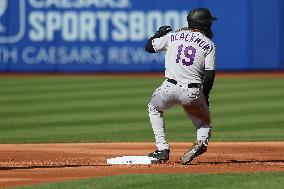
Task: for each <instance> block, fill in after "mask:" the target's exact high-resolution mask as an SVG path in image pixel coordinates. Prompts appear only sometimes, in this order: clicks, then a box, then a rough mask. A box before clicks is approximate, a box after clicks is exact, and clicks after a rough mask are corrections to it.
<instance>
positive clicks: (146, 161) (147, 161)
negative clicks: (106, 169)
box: [107, 156, 159, 165]
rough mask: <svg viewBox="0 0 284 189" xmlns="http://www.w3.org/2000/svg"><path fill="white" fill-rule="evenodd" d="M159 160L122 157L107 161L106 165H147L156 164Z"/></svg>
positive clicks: (142, 157)
mask: <svg viewBox="0 0 284 189" xmlns="http://www.w3.org/2000/svg"><path fill="white" fill-rule="evenodd" d="M158 162H159V160H158V159H156V158H152V157H148V156H122V157H115V158H110V159H107V164H109V165H134V164H141V165H149V164H156V163H158Z"/></svg>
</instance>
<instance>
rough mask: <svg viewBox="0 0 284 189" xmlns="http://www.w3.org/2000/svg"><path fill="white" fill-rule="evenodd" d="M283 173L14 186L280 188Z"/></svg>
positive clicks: (114, 178) (134, 177) (158, 176)
mask: <svg viewBox="0 0 284 189" xmlns="http://www.w3.org/2000/svg"><path fill="white" fill-rule="evenodd" d="M283 186H284V172H278V173H277V172H274V173H253V174H247V173H245V174H240V173H239V174H156V175H151V174H145V175H124V176H112V177H99V178H95V179H84V180H79V181H75V182H74V181H73V182H64V183H55V184H47V185H37V186H31V187H19V188H17V189H61V188H62V189H66V188H68V189H72V188H74V189H75V188H80V189H105V188H107V189H126V188H127V189H128V188H129V189H130V188H131V189H153V188H155V189H165V188H171V189H185V188H193V189H195V188H202V189H228V188H230V189H256V188H257V189H282V188H283Z"/></svg>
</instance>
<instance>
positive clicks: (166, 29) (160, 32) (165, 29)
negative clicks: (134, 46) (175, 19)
mask: <svg viewBox="0 0 284 189" xmlns="http://www.w3.org/2000/svg"><path fill="white" fill-rule="evenodd" d="M171 31H172V28H171V26H161V27H160V28H159V30H158V31H156V33H155V35H154V36H155V37H162V36H164V35H166V34H167V33H169V32H171Z"/></svg>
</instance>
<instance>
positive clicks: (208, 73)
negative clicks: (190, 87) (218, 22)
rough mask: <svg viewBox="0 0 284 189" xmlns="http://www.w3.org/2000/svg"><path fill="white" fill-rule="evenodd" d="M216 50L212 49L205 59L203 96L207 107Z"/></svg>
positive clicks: (212, 79)
mask: <svg viewBox="0 0 284 189" xmlns="http://www.w3.org/2000/svg"><path fill="white" fill-rule="evenodd" d="M215 64H216V49H215V46H214V45H213V46H212V49H211V50H210V52H209V53H208V54H207V56H206V57H205V76H204V80H203V94H204V96H205V98H206V102H207V105H208V107H209V95H210V91H211V89H212V87H213V84H214V80H215Z"/></svg>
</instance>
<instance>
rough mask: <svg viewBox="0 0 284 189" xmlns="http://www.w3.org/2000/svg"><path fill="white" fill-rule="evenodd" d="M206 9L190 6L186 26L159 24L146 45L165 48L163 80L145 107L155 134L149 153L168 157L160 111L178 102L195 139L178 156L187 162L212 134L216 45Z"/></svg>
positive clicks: (203, 148)
mask: <svg viewBox="0 0 284 189" xmlns="http://www.w3.org/2000/svg"><path fill="white" fill-rule="evenodd" d="M215 20H216V18H215V17H213V16H211V13H210V11H209V10H208V9H205V8H198V9H194V10H192V11H191V12H190V13H189V14H188V16H187V21H188V27H185V28H181V29H179V30H177V31H176V32H172V29H171V27H170V26H162V27H160V28H159V30H158V31H157V32H156V33H155V35H154V36H153V37H151V38H150V39H149V40H148V42H147V43H146V45H145V51H147V52H149V53H156V52H159V51H165V52H166V54H165V77H166V79H165V81H164V82H163V83H162V85H161V86H160V87H158V88H157V89H156V90H155V92H154V93H153V95H152V98H151V100H150V103H149V104H148V111H149V117H150V122H151V125H152V129H153V132H154V135H155V140H156V146H157V150H156V151H155V152H152V153H150V154H149V155H148V156H149V157H154V158H157V159H159V160H161V161H167V160H169V154H170V146H169V144H168V142H167V140H166V134H165V123H164V119H163V113H164V111H165V110H167V109H169V108H171V107H172V106H174V105H176V104H179V105H181V106H182V107H183V109H184V111H185V112H186V114H187V116H188V117H189V118H190V119H191V121H192V122H193V125H194V126H195V128H196V133H197V140H196V141H195V142H194V143H193V146H192V148H191V149H189V150H188V151H186V152H185V153H184V155H183V156H182V157H181V159H180V160H181V163H182V164H187V163H189V162H190V161H192V160H193V159H194V158H195V157H197V156H199V155H201V154H202V153H204V152H206V150H207V146H208V142H209V139H210V136H211V128H212V124H211V119H210V112H209V93H210V90H211V88H212V86H213V83H214V78H215V45H214V43H213V42H212V41H211V39H212V37H213V33H212V31H211V25H212V22H213V21H215Z"/></svg>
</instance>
